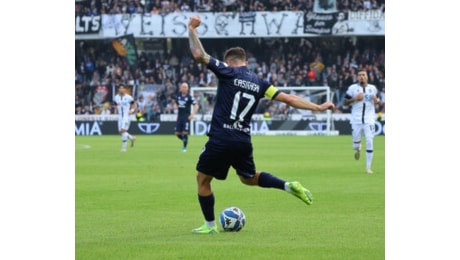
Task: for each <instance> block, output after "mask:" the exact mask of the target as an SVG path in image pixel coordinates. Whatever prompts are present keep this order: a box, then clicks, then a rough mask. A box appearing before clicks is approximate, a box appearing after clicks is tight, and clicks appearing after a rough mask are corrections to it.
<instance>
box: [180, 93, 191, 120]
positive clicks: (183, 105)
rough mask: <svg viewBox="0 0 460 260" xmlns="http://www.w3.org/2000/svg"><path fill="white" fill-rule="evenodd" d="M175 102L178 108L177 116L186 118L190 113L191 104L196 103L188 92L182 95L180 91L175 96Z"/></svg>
mask: <svg viewBox="0 0 460 260" xmlns="http://www.w3.org/2000/svg"><path fill="white" fill-rule="evenodd" d="M176 102H177V107H178V110H179V113H178V116H177V117H178V118H187V117H188V116H189V115H190V113H191V106H192V105H195V104H196V100H195V99H194V98H193V97H192V96H191V95H190V94H187V95H185V96H182V93H179V94H178V95H177V96H176Z"/></svg>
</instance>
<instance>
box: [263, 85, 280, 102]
mask: <svg viewBox="0 0 460 260" xmlns="http://www.w3.org/2000/svg"><path fill="white" fill-rule="evenodd" d="M279 93H280V91H279V90H278V89H277V88H276V87H275V86H273V85H270V86H269V87H268V88H267V90H266V91H265V94H264V96H265V97H266V98H269V99H272V100H273V99H275V98H276V96H278V94H279Z"/></svg>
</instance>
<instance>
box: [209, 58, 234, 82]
mask: <svg viewBox="0 0 460 260" xmlns="http://www.w3.org/2000/svg"><path fill="white" fill-rule="evenodd" d="M207 68H208V69H210V70H211V71H212V72H214V74H216V76H217V77H218V78H219V77H221V78H230V77H232V76H233V74H234V72H233V68H232V67H229V66H228V65H227V63H225V62H223V61H220V60H218V59H215V58H213V57H209V63H208V66H207Z"/></svg>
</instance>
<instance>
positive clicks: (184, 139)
mask: <svg viewBox="0 0 460 260" xmlns="http://www.w3.org/2000/svg"><path fill="white" fill-rule="evenodd" d="M182 141H183V142H184V148H187V144H188V135H183V138H182Z"/></svg>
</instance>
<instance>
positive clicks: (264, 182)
mask: <svg viewBox="0 0 460 260" xmlns="http://www.w3.org/2000/svg"><path fill="white" fill-rule="evenodd" d="M285 182H286V181H284V180H281V179H279V178H277V177H275V176H273V175H271V174H270V173H267V172H261V173H260V175H259V186H260V187H263V188H277V189H280V190H284V183H285Z"/></svg>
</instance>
